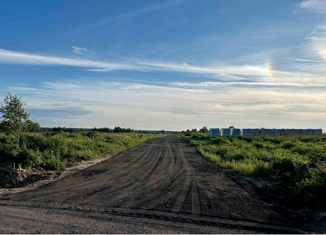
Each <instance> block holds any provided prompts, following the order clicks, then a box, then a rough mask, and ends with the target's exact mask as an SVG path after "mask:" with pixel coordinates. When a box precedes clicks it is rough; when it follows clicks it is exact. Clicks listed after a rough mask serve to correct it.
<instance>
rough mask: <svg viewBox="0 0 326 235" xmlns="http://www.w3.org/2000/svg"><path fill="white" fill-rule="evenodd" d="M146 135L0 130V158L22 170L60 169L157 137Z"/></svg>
mask: <svg viewBox="0 0 326 235" xmlns="http://www.w3.org/2000/svg"><path fill="white" fill-rule="evenodd" d="M157 136H158V135H150V134H146V135H145V134H134V133H132V134H102V133H98V132H94V133H75V134H70V133H61V134H56V135H53V136H52V135H51V134H50V133H49V132H48V133H44V134H38V135H33V134H23V135H21V136H20V139H19V145H18V144H17V137H16V136H14V135H6V134H4V133H0V160H2V161H9V162H15V163H16V165H17V166H18V164H20V165H21V167H22V168H24V169H29V168H39V167H41V168H44V169H47V170H61V169H64V168H65V167H68V166H72V165H74V164H76V163H78V162H80V161H82V160H90V159H96V158H100V157H104V156H105V155H108V154H115V153H118V152H120V151H122V150H125V149H128V148H132V147H135V146H136V145H139V144H141V143H143V142H144V141H146V140H148V139H151V138H154V137H157Z"/></svg>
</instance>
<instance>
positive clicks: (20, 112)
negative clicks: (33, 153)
mask: <svg viewBox="0 0 326 235" xmlns="http://www.w3.org/2000/svg"><path fill="white" fill-rule="evenodd" d="M24 105H25V103H23V102H22V100H21V98H19V97H17V95H11V94H9V93H8V95H5V97H4V104H1V107H0V113H1V115H2V119H3V121H2V123H3V125H4V126H5V130H6V132H7V133H14V134H15V135H16V136H17V144H18V147H19V137H20V135H21V133H22V132H23V131H25V130H27V129H28V126H29V125H28V117H29V113H27V112H26V111H25V110H24Z"/></svg>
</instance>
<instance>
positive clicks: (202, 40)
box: [0, 0, 326, 130]
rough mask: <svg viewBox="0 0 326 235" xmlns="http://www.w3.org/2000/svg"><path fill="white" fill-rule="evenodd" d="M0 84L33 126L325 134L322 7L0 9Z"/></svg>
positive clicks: (235, 2) (24, 4) (151, 3)
mask: <svg viewBox="0 0 326 235" xmlns="http://www.w3.org/2000/svg"><path fill="white" fill-rule="evenodd" d="M0 84H1V86H0V96H1V97H4V95H5V94H7V93H8V92H10V93H11V94H17V95H18V96H19V97H21V98H22V100H23V101H24V102H25V103H26V106H25V108H26V110H27V111H28V112H30V113H31V116H30V118H31V119H32V120H33V121H35V122H38V123H40V125H41V126H42V127H53V126H65V127H80V128H90V127H111V128H112V127H115V126H120V127H130V128H133V129H137V130H161V129H164V130H186V129H188V128H189V129H191V128H197V129H199V128H201V127H203V126H207V127H208V128H218V127H220V128H221V127H229V126H231V125H232V126H235V127H238V128H261V127H264V128H323V129H324V130H326V0H286V1H284V0H264V1H262V0H166V1H163V0H160V1H156V0H142V1H133V0H119V1H113V0H112V1H107V0H97V1H91V0H89V1H85V0H70V1H62V0H56V1H43V0H34V1H26V0H15V1H12V0H2V1H1V2H0ZM0 103H1V101H0Z"/></svg>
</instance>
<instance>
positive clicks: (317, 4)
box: [300, 0, 326, 13]
mask: <svg viewBox="0 0 326 235" xmlns="http://www.w3.org/2000/svg"><path fill="white" fill-rule="evenodd" d="M300 8H301V9H309V10H313V11H315V12H319V13H326V1H325V0H305V1H303V2H301V4H300Z"/></svg>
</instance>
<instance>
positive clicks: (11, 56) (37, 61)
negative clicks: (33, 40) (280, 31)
mask: <svg viewBox="0 0 326 235" xmlns="http://www.w3.org/2000/svg"><path fill="white" fill-rule="evenodd" d="M0 63H14V64H32V65H66V66H75V67H83V68H88V69H87V70H88V71H93V72H107V71H111V70H134V71H174V72H186V73H198V74H220V75H227V74H232V75H252V76H268V73H270V72H271V71H270V70H268V69H266V67H260V66H250V65H248V66H232V65H223V66H214V67H199V66H191V65H189V64H187V63H186V62H183V64H172V63H166V62H147V61H143V60H138V61H133V62H129V63H128V64H127V63H125V64H123V63H111V62H103V61H93V60H82V59H70V58H63V57H51V56H39V55H33V54H26V53H20V52H13V51H7V50H1V49H0ZM273 73H274V74H278V75H289V73H287V72H281V71H274V72H273Z"/></svg>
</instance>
